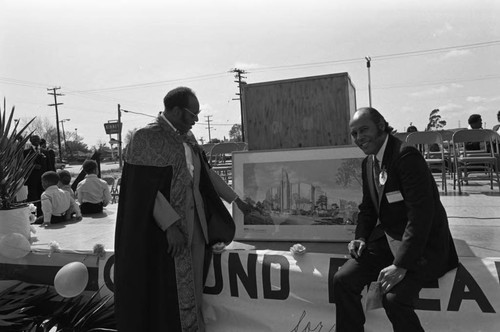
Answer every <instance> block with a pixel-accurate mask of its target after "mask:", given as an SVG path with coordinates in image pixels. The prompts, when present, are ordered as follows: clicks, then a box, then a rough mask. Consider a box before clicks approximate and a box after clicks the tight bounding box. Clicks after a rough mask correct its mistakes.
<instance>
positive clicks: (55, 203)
mask: <svg viewBox="0 0 500 332" xmlns="http://www.w3.org/2000/svg"><path fill="white" fill-rule="evenodd" d="M58 182H59V176H58V175H57V173H56V172H53V171H48V172H45V173H43V175H42V186H43V189H45V191H44V192H43V193H42V196H41V201H42V202H41V205H42V212H43V216H40V217H38V218H37V219H36V221H35V224H42V226H48V225H50V224H57V223H60V222H63V221H66V215H67V213H68V211H69V210H70V209H74V211H75V214H76V219H77V220H82V215H81V213H80V208H79V207H78V204H76V202H75V200H74V199H73V197H71V195H70V194H69V193H68V192H67V191H64V190H62V189H59V188H58V187H57V183H58Z"/></svg>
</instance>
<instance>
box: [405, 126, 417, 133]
mask: <svg viewBox="0 0 500 332" xmlns="http://www.w3.org/2000/svg"><path fill="white" fill-rule="evenodd" d="M416 131H418V129H417V127H415V126H414V125H410V126H408V128H406V132H407V133H414V132H416Z"/></svg>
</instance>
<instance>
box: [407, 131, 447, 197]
mask: <svg viewBox="0 0 500 332" xmlns="http://www.w3.org/2000/svg"><path fill="white" fill-rule="evenodd" d="M406 143H407V144H408V145H413V146H419V147H420V152H421V153H422V155H423V156H424V158H425V161H426V162H427V166H429V169H430V170H431V172H432V171H433V170H435V169H438V170H440V171H441V188H442V189H443V190H444V192H445V194H447V193H448V189H447V186H446V158H445V154H444V147H443V138H442V137H441V134H439V132H437V131H417V132H413V133H410V134H409V135H408V137H406ZM434 147H436V148H438V149H439V150H437V149H436V151H431V150H432V149H433V148H434Z"/></svg>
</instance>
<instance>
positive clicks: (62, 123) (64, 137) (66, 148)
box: [59, 119, 71, 154]
mask: <svg viewBox="0 0 500 332" xmlns="http://www.w3.org/2000/svg"><path fill="white" fill-rule="evenodd" d="M66 121H71V119H62V120H61V121H59V122H60V123H61V128H62V132H63V140H64V150H65V151H64V152H66V154H67V153H68V143H66V133H65V132H64V122H66Z"/></svg>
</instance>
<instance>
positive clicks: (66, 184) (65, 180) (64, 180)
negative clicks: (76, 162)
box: [57, 169, 75, 197]
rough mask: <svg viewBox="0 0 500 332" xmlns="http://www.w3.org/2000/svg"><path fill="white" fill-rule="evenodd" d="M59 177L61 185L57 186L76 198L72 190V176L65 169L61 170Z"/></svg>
mask: <svg viewBox="0 0 500 332" xmlns="http://www.w3.org/2000/svg"><path fill="white" fill-rule="evenodd" d="M57 175H59V183H58V184H57V186H58V187H59V188H60V189H62V190H65V191H67V192H69V193H70V195H71V197H75V192H74V191H73V189H72V188H71V184H70V183H71V174H70V172H68V171H67V170H65V169H61V170H58V171H57Z"/></svg>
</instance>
